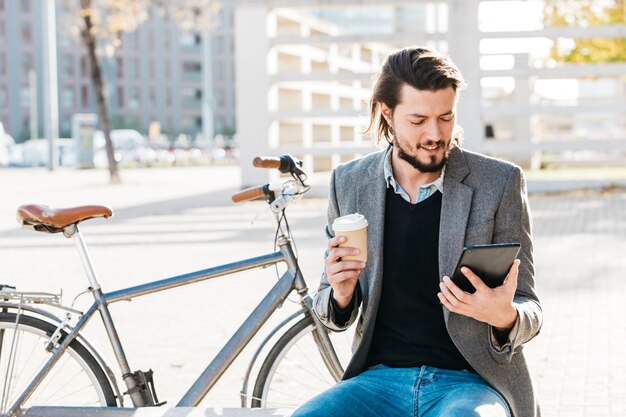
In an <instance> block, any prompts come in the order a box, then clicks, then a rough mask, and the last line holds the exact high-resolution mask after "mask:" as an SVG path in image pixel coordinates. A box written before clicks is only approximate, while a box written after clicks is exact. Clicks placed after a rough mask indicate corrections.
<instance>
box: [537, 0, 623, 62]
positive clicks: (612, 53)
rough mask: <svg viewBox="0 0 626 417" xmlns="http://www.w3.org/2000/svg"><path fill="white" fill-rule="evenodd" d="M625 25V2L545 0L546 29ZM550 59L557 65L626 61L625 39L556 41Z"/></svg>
mask: <svg viewBox="0 0 626 417" xmlns="http://www.w3.org/2000/svg"><path fill="white" fill-rule="evenodd" d="M623 24H626V0H605V1H597V0H577V1H571V0H570V1H565V0H546V1H545V8H544V25H545V26H546V27H559V26H575V27H582V28H585V27H590V26H597V25H623ZM550 58H552V59H554V60H555V61H558V62H567V63H592V62H597V63H601V62H624V61H626V38H584V39H583V38H581V39H573V40H571V41H569V42H562V41H557V42H555V43H554V45H553V46H552V50H551V51H550Z"/></svg>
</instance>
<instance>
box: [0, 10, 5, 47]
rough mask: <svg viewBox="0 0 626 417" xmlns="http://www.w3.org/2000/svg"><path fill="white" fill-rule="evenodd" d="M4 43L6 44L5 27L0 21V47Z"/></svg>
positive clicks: (2, 21)
mask: <svg viewBox="0 0 626 417" xmlns="http://www.w3.org/2000/svg"><path fill="white" fill-rule="evenodd" d="M0 1H2V0H0ZM0 10H1V9H0ZM4 42H6V25H5V23H4V20H0V45H2V44H3V43H4Z"/></svg>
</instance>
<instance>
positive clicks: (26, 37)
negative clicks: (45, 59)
mask: <svg viewBox="0 0 626 417" xmlns="http://www.w3.org/2000/svg"><path fill="white" fill-rule="evenodd" d="M21 37H22V42H24V43H31V42H32V41H33V32H32V31H31V28H30V23H23V24H22V31H21Z"/></svg>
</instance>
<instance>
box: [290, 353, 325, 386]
mask: <svg viewBox="0 0 626 417" xmlns="http://www.w3.org/2000/svg"><path fill="white" fill-rule="evenodd" d="M283 360H285V361H287V362H289V363H291V364H293V365H294V366H296V367H297V368H298V370H301V371H305V372H306V373H307V374H309V375H311V376H312V377H313V378H315V379H317V380H318V381H322V382H324V383H328V379H327V378H325V377H324V375H322V374H321V373H319V372H318V373H317V375H316V374H315V373H313V372H311V371H310V370H308V369H307V368H304V367H302V366H301V365H300V364H299V363H297V362H295V361H294V360H293V359H291V358H288V357H286V356H285V357H284V358H283ZM288 379H291V377H289V378H288Z"/></svg>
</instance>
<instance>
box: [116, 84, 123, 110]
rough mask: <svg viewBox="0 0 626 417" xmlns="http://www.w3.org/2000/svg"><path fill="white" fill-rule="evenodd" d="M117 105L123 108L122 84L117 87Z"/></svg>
mask: <svg viewBox="0 0 626 417" xmlns="http://www.w3.org/2000/svg"><path fill="white" fill-rule="evenodd" d="M117 107H119V108H120V109H122V108H124V88H123V87H122V86H118V87H117Z"/></svg>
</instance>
